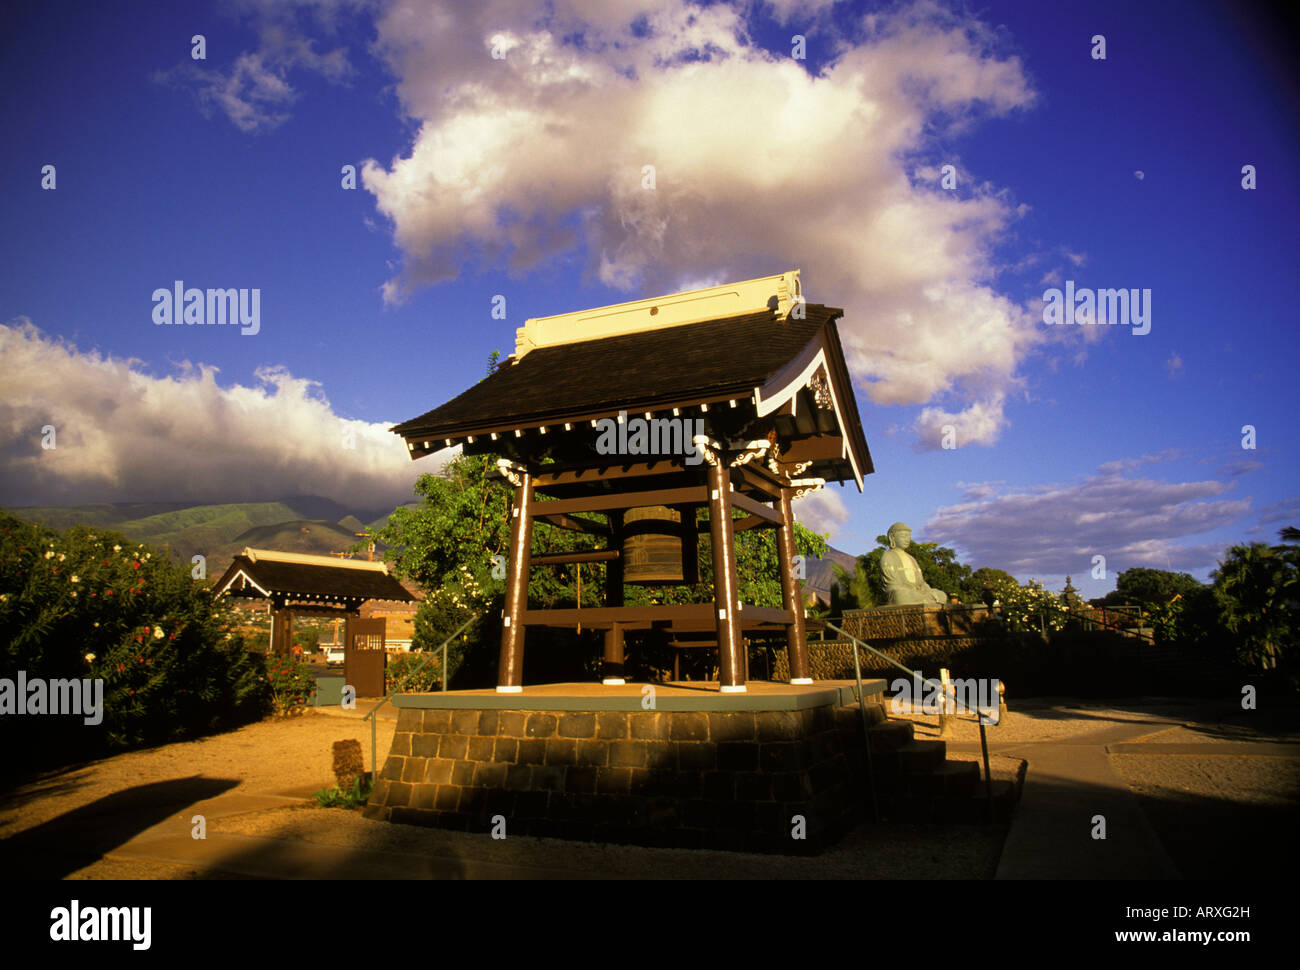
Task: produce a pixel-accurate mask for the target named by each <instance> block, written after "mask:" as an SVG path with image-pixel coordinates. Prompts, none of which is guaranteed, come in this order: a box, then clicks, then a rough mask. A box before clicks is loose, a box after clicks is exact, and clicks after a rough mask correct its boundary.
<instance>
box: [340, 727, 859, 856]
mask: <svg viewBox="0 0 1300 970" xmlns="http://www.w3.org/2000/svg"><path fill="white" fill-rule="evenodd" d="M871 709H872V720H873V721H874V720H880V719H883V718H884V712H883V709H882V708H880V706H879V704H873V705H871ZM845 712H847V715H846V713H845ZM858 718H859V714H858V710H857V708H856V707H848V708H835V707H832V706H829V705H826V706H822V707H816V708H812V709H808V710H803V711H737V712H727V713H718V712H694V711H671V712H668V711H663V712H659V711H641V710H636V711H601V712H572V711H496V710H417V709H411V708H407V709H404V710H402V711H401V712H400V713H399V716H398V723H397V732H396V734H395V735H394V738H393V746H392V749H391V751H390V753H389V756H388V760H387V761H386V762H385V764H384V767H383V770H382V771H381V773H380V780H379V781H378V782H377V784H376V786H375V791H374V792H373V794H372V795H371V797H370V800H369V803H368V804H367V806H366V809H365V814H366V816H367V817H370V818H377V819H385V820H390V821H393V822H401V823H407V824H419V825H432V826H438V827H444V828H453V829H460V830H466V831H477V832H484V833H487V832H490V831H491V830H492V827H493V821H494V818H495V817H496V816H501V817H502V818H503V819H504V821H505V826H506V833H507V836H509V835H532V836H543V837H559V838H570V839H581V840H594V841H606V842H630V843H634V844H640V845H651V846H677V847H685V848H715V849H729V850H733V851H762V852H780V853H788V854H803V853H809V852H818V851H821V850H822V849H824V848H825V847H826V846H827V845H829V844H830V843H831V842H833V841H835V840H836V839H838V838H839V837H840V836H841V835H842V834H843V833H844V832H845V831H847V829H848V828H850V827H851V826H852V825H853V824H855V823H856V822H857V821H859V820H861V818H863V817H864V812H863V797H862V790H861V781H860V779H859V778H855V777H854V775H853V772H852V770H851V766H850V761H851V760H853V761H856V760H857V758H856V756H855V743H854V740H853V738H852V737H849V738H847V739H846V737H845V732H846V731H847V732H849V733H850V734H851V733H852V732H853V731H855V730H856V731H857V732H858V733H859V734H860V731H861V726H860V722H859V721H858V720H857V719H858ZM856 744H857V746H860V744H861V740H860V738H859V739H858V740H857V742H856ZM796 815H801V816H803V819H804V825H805V829H804V831H805V836H806V837H805V838H803V839H795V838H793V837H792V831H793V829H794V823H793V821H792V819H793V816H796Z"/></svg>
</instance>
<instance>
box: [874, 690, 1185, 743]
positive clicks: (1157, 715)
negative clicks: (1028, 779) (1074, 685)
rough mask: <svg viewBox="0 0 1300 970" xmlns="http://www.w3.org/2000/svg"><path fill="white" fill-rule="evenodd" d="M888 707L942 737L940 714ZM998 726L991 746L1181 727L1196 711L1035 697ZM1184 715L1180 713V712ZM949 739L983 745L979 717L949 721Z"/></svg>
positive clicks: (991, 731) (1175, 705) (922, 734)
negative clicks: (1139, 726) (1118, 728)
mask: <svg viewBox="0 0 1300 970" xmlns="http://www.w3.org/2000/svg"><path fill="white" fill-rule="evenodd" d="M885 703H886V711H887V712H888V713H889V716H890V717H891V718H898V719H900V720H909V721H911V722H912V723H913V724H914V725H915V726H916V728H915V729H916V737H917V738H924V739H927V740H930V739H934V738H938V737H939V717H938V715H937V714H926V713H920V712H917V713H912V711H911V707H910V705H908V704H906V703H904V704H901V705H900V706H899V709H898V710H897V711H895V709H894V708H893V707H892V706H891V704H890V702H889V701H886V702H885ZM1009 708H1010V709H1009V710H1008V711H1007V712H1006V714H1005V715H1003V716H1002V717H1000V718H999V719H998V723H997V724H992V725H989V726H988V727H986V728H985V729H984V730H985V734H986V735H987V736H988V742H989V744H1014V743H1019V742H1022V741H1038V742H1041V741H1069V740H1072V739H1074V738H1078V737H1080V736H1083V735H1086V734H1089V733H1091V732H1093V731H1099V730H1102V729H1104V728H1108V727H1113V726H1115V725H1117V724H1129V723H1135V722H1137V723H1140V722H1143V721H1153V722H1156V723H1154V724H1153V725H1152V727H1151V730H1152V731H1161V730H1165V728H1166V726H1167V725H1181V724H1182V723H1183V719H1184V718H1185V717H1187V716H1189V715H1191V714H1192V713H1193V712H1194V709H1195V708H1194V705H1189V704H1186V703H1179V702H1163V703H1162V702H1155V703H1151V704H1142V705H1140V706H1137V705H1135V706H1134V707H1118V706H1114V705H1104V704H1095V705H1094V704H1080V703H1079V702H1078V701H1070V700H1061V701H1055V700H1033V701H1022V702H1020V703H1019V704H1010V705H1009ZM1180 715H1181V716H1180ZM948 724H949V730H950V733H949V734H948V735H947V740H949V741H970V742H974V743H976V744H978V743H979V739H980V729H979V725H978V724H977V723H976V722H975V720H974V718H971V717H961V718H955V719H952V720H950V721H949V722H948Z"/></svg>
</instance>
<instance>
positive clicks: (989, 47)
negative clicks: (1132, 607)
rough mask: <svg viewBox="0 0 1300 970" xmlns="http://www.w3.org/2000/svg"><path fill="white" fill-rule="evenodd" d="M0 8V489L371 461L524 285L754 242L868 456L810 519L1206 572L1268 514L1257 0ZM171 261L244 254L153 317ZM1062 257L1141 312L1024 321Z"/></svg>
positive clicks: (484, 340) (1276, 103) (1280, 353)
mask: <svg viewBox="0 0 1300 970" xmlns="http://www.w3.org/2000/svg"><path fill="white" fill-rule="evenodd" d="M5 18H6V19H5V20H4V21H3V23H0V78H2V80H3V85H4V90H5V91H6V94H7V97H6V98H5V100H4V102H3V104H0V122H2V123H3V130H4V131H5V132H6V151H5V152H4V155H3V158H2V159H0V189H2V192H0V216H2V218H3V225H4V226H5V229H6V232H5V254H4V256H5V258H4V262H3V267H4V268H3V270H0V326H2V327H3V329H0V367H2V368H3V372H4V375H5V382H6V385H7V388H6V393H5V395H4V396H3V400H2V401H0V434H3V435H4V439H5V440H4V442H3V448H4V454H5V456H6V458H5V462H4V471H3V472H0V503H5V504H13V505H24V504H47V503H52V502H69V503H71V502H88V501H144V500H171V501H191V500H193V501H239V500H254V499H264V498H274V497H277V496H279V495H284V494H290V493H297V492H316V493H320V494H327V495H330V496H331V497H334V498H337V499H340V500H342V501H354V502H356V503H357V504H358V505H362V506H366V507H369V506H372V505H376V504H378V505H383V504H384V503H386V502H396V501H400V500H402V499H403V498H404V497H405V496H409V494H410V485H411V483H412V482H413V481H414V478H415V477H416V476H417V475H418V474H419V473H420V472H422V471H426V470H433V467H435V466H436V464H437V460H436V459H423V460H421V461H420V462H416V463H411V462H409V461H408V460H407V458H406V456H405V452H404V449H403V448H402V446H401V444H400V442H399V441H398V439H397V438H396V437H395V436H393V435H391V434H389V433H388V432H387V430H386V429H387V428H388V427H389V426H391V425H392V424H393V423H396V422H398V421H402V420H405V419H407V418H410V417H413V416H415V415H417V414H419V413H422V412H423V411H425V410H427V409H429V408H431V407H434V406H436V405H438V404H440V403H442V402H443V401H445V400H447V399H449V398H451V397H452V396H454V395H455V394H457V393H459V392H460V391H461V390H463V389H464V388H465V387H466V386H468V385H469V384H470V383H472V382H473V381H474V380H476V379H477V378H478V377H479V376H481V375H482V373H483V371H484V367H485V362H486V359H487V356H488V354H489V352H490V351H492V350H500V351H502V352H503V353H509V352H510V351H511V350H512V349H513V345H514V330H515V328H516V327H518V326H521V325H522V323H523V321H524V319H525V318H527V317H530V316H542V315H547V314H552V313H560V312H565V311H568V310H574V309H580V308H584V307H589V306H599V305H603V304H606V303H615V302H621V301H624V300H629V299H636V298H640V297H643V296H651V295H655V294H658V293H665V292H672V291H675V290H677V289H683V288H689V287H691V286H696V285H703V284H705V283H711V282H725V281H727V280H733V279H747V278H751V277H754V276H763V275H768V274H771V273H777V272H781V271H784V270H786V269H791V268H796V267H797V268H800V269H801V270H802V272H803V279H804V286H805V291H806V292H807V294H808V296H809V299H810V300H812V301H814V302H824V303H828V304H831V305H835V306H842V307H844V308H845V310H846V315H845V318H844V319H843V320H842V321H841V331H842V335H843V337H844V340H845V343H846V345H847V346H848V348H849V352H850V363H851V366H852V369H853V371H854V373H855V375H856V377H857V378H858V387H857V390H858V403H859V408H860V410H861V413H862V417H863V422H864V427H865V430H866V434H867V439H868V441H869V443H870V446H871V449H872V454H873V457H874V459H875V464H876V468H877V472H876V474H875V475H872V476H869V477H868V478H867V480H866V486H865V491H864V492H863V493H862V494H860V495H859V494H858V493H857V491H856V489H854V488H853V487H852V485H851V484H850V485H849V486H848V487H847V488H845V489H840V488H838V487H836V488H833V489H829V490H827V492H824V493H820V494H819V496H817V497H815V498H814V499H812V500H805V502H804V504H803V505H802V507H800V508H799V509H798V514H799V515H800V517H801V519H802V520H803V521H805V523H807V524H809V525H811V526H813V527H815V528H819V529H820V530H822V531H827V532H830V533H831V535H832V541H833V542H834V544H835V545H836V546H838V547H839V548H842V549H845V550H846V551H850V552H855V553H856V552H865V551H867V550H868V549H869V548H870V547H871V546H872V545H873V544H874V538H875V536H876V535H878V534H879V533H882V532H884V531H885V528H886V527H887V526H888V525H889V524H890V523H891V522H893V521H895V520H899V519H901V520H904V521H906V522H908V523H909V524H910V525H911V526H912V528H913V530H914V537H915V538H916V539H919V540H939V541H942V542H943V543H944V544H947V545H952V546H955V547H956V548H957V549H958V550H959V552H960V553H961V554H962V556H963V559H964V561H967V562H970V563H971V564H972V565H975V566H981V565H987V566H998V567H1002V568H1008V569H1009V570H1010V571H1012V572H1013V573H1015V574H1016V575H1017V576H1018V577H1020V578H1021V579H1022V580H1023V579H1028V578H1030V577H1035V578H1039V579H1042V580H1045V581H1046V582H1047V583H1048V584H1049V585H1051V586H1053V587H1054V588H1060V586H1061V584H1062V583H1063V581H1064V575H1065V574H1066V573H1069V574H1071V576H1072V577H1073V580H1074V584H1075V586H1077V587H1079V588H1080V589H1081V590H1082V591H1083V592H1084V593H1085V594H1087V595H1099V594H1100V593H1102V592H1104V591H1105V590H1107V589H1109V588H1111V587H1112V586H1113V581H1114V574H1115V572H1116V571H1117V570H1119V569H1124V568H1128V567H1131V566H1152V567H1157V568H1173V569H1177V570H1186V571H1190V572H1192V573H1193V574H1194V575H1196V576H1198V577H1199V578H1202V579H1204V578H1206V576H1207V575H1208V572H1209V570H1211V569H1213V568H1214V566H1215V562H1216V559H1218V558H1219V557H1220V556H1221V555H1222V550H1223V548H1224V547H1225V545H1227V544H1230V543H1234V542H1240V541H1243V540H1263V541H1275V539H1276V534H1277V530H1278V529H1280V528H1281V527H1282V526H1284V525H1289V524H1300V489H1297V486H1296V476H1295V474H1294V469H1295V467H1296V464H1297V463H1296V459H1295V451H1296V447H1297V444H1298V443H1300V442H1298V438H1300V431H1297V429H1296V426H1295V421H1294V414H1295V413H1296V403H1297V392H1296V379H1295V374H1294V361H1295V349H1296V336H1295V334H1296V324H1297V319H1296V316H1297V314H1296V310H1295V305H1296V304H1295V298H1294V282H1293V281H1294V278H1295V273H1294V263H1295V254H1296V253H1297V251H1298V247H1297V241H1298V240H1297V234H1298V233H1300V230H1297V194H1296V184H1295V170H1296V166H1295V161H1294V160H1295V158H1296V157H1297V156H1296V152H1297V144H1296V141H1297V138H1296V135H1297V98H1296V78H1295V71H1294V65H1293V64H1292V63H1291V62H1290V61H1289V60H1288V58H1287V56H1286V55H1285V54H1284V53H1283V52H1284V51H1285V50H1286V45H1285V44H1284V43H1283V42H1282V41H1283V39H1284V37H1283V35H1281V34H1280V33H1279V28H1278V26H1277V25H1276V24H1274V23H1272V22H1270V21H1269V20H1268V19H1267V17H1266V16H1264V15H1262V14H1261V15H1255V16H1253V17H1248V18H1243V17H1242V16H1241V15H1240V14H1234V13H1230V12H1228V8H1226V7H1221V6H1219V5H1217V4H1211V3H1191V2H1181V3H1174V2H1171V3H1158V2H1156V3H1142V4H1132V3H1061V4H1041V3H987V4H981V5H979V6H970V7H966V6H957V5H953V4H946V3H944V4H941V3H937V2H935V3H925V2H923V3H914V4H904V5H898V4H891V5H874V4H862V3H847V2H842V3H825V2H804V3H793V2H790V0H782V2H780V3H776V4H772V3H767V4H763V3H758V4H752V3H751V4H730V5H729V4H721V3H717V4H706V5H695V4H690V3H686V2H684V0H672V2H665V3H657V4H652V3H646V2H637V0H624V2H608V3H594V2H590V0H555V2H553V3H549V4H545V5H543V4H537V5H529V4H515V3H499V2H486V3H483V4H474V5H463V4H461V5H448V4H439V3H434V2H431V0H407V2H398V0H392V2H379V0H376V2H349V0H316V2H309V3H302V4H295V3H290V2H275V3H271V2H265V3H263V2H251V0H249V2H240V3H212V4H206V3H196V4H186V5H171V4H168V5H157V4H146V3H130V2H127V3H115V4H111V5H86V4H80V3H76V4H73V3H61V2H52V3H39V4H37V3H33V4H28V5H25V6H23V7H20V8H19V9H18V10H17V11H14V12H10V13H7V14H5ZM196 34H197V35H202V36H203V38H204V45H205V50H204V53H205V54H206V57H205V58H204V59H202V60H196V59H194V57H193V56H192V51H193V47H192V43H191V38H192V37H194V35H196ZM795 34H801V35H803V36H804V37H805V39H806V55H807V56H806V59H802V60H800V59H796V58H794V57H793V56H792V50H793V45H792V42H791V38H792V36H793V35H795ZM1098 34H1100V35H1102V36H1104V38H1105V46H1106V50H1105V54H1106V56H1105V59H1097V58H1095V57H1094V56H1093V53H1094V51H1095V50H1096V45H1095V43H1094V42H1093V40H1092V38H1093V37H1094V36H1095V35H1098ZM494 44H495V45H496V47H497V50H498V53H501V54H503V55H504V56H502V57H498V58H494V57H493V56H492V51H493V46H494ZM349 164H350V165H354V166H356V168H357V177H356V183H357V186H356V188H355V189H353V190H346V189H344V188H343V187H342V186H341V180H342V175H341V169H342V167H343V166H344V165H349ZM644 164H653V165H655V166H656V172H657V186H656V188H655V190H654V191H653V192H646V191H645V190H643V189H642V188H641V184H640V180H641V167H642V166H643V165H644ZM46 165H53V166H54V167H55V168H54V173H55V187H54V188H53V189H46V188H43V187H42V181H43V178H44V176H43V166H46ZM945 165H952V166H953V172H954V174H955V176H956V185H955V187H954V188H952V189H948V188H946V187H945V186H944V185H943V184H942V172H943V168H942V167H943V166H945ZM1246 165H1252V166H1254V168H1255V173H1256V174H1255V178H1256V185H1257V187H1256V188H1254V189H1245V188H1243V184H1242V182H1243V174H1242V169H1243V166H1246ZM1139 173H1140V174H1139ZM176 280H183V281H184V282H185V284H186V285H187V286H195V287H200V288H206V287H233V288H244V289H249V290H251V289H254V288H256V289H259V290H260V300H261V302H260V326H259V329H258V332H257V333H256V334H255V335H253V334H249V335H244V334H241V333H240V332H239V330H238V329H236V328H230V327H208V328H198V327H163V326H155V325H154V323H153V322H152V319H151V312H152V310H153V303H152V293H153V292H154V290H155V289H157V288H170V287H171V286H172V285H173V283H174V281H176ZM1067 280H1069V281H1073V282H1074V284H1075V285H1076V286H1077V287H1088V288H1094V289H1098V288H1121V287H1122V288H1134V289H1138V290H1141V291H1145V290H1149V291H1150V294H1151V297H1150V314H1151V321H1150V331H1149V332H1148V333H1145V334H1142V335H1139V334H1137V333H1135V332H1134V328H1133V327H1132V326H1131V325H1115V326H1096V327H1088V326H1082V327H1081V326H1071V327H1064V326H1063V327H1052V326H1049V325H1047V324H1045V323H1044V322H1043V319H1042V308H1043V299H1044V292H1045V290H1047V289H1049V288H1051V287H1063V286H1064V284H1065V281H1067ZM497 294H501V295H504V296H505V297H506V299H507V307H508V314H507V319H506V320H494V319H492V318H491V315H490V310H491V301H492V298H493V297H494V296H495V295H497ZM47 425H53V426H54V427H55V429H56V434H57V436H58V437H57V446H56V447H55V448H54V449H47V448H42V447H41V440H42V429H43V428H45V427H46V426H47ZM1246 425H1251V426H1253V427H1254V428H1255V447H1254V448H1253V449H1247V448H1243V446H1242V445H1243V433H1242V428H1243V426H1246ZM945 429H951V434H950V435H949V438H950V443H953V444H955V445H956V447H952V448H945V447H943V441H944V437H945ZM348 431H351V432H352V434H353V439H354V442H355V446H354V447H351V448H345V447H344V446H343V444H342V442H344V441H345V440H346V439H345V434H346V433H347V432H348ZM1096 555H1104V556H1105V557H1106V565H1107V574H1106V578H1105V579H1094V578H1093V577H1092V576H1091V572H1092V569H1093V563H1094V558H1093V557H1094V556H1096Z"/></svg>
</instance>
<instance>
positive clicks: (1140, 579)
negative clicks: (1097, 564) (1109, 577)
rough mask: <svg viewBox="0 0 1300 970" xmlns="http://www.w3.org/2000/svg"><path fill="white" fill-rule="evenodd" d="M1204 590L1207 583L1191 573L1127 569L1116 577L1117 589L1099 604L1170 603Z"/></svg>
mask: <svg viewBox="0 0 1300 970" xmlns="http://www.w3.org/2000/svg"><path fill="white" fill-rule="evenodd" d="M1204 587H1205V584H1204V583H1202V582H1200V581H1199V580H1198V579H1196V577H1194V576H1192V575H1191V574H1189V573H1175V572H1170V571H1168V570H1165V569H1147V568H1144V567H1141V566H1135V567H1134V568H1132V569H1125V570H1124V571H1123V572H1121V573H1120V574H1119V575H1118V576H1116V577H1115V589H1114V590H1113V591H1111V592H1110V593H1107V594H1106V595H1105V596H1104V597H1102V598H1101V600H1100V601H1098V604H1097V605H1099V606H1118V605H1120V604H1122V603H1142V604H1146V605H1156V604H1163V603H1168V602H1169V601H1171V600H1172V599H1173V598H1174V597H1175V596H1187V595H1188V594H1190V593H1192V592H1195V591H1196V590H1199V589H1204Z"/></svg>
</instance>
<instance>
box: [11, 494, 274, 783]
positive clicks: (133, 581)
mask: <svg viewBox="0 0 1300 970" xmlns="http://www.w3.org/2000/svg"><path fill="white" fill-rule="evenodd" d="M229 614H230V611H229V610H228V609H226V608H225V607H224V605H222V604H221V603H220V602H219V601H218V600H217V599H215V598H214V597H213V595H212V593H211V591H210V590H209V589H208V588H207V587H205V586H202V585H200V584H198V583H196V582H194V581H193V580H192V579H191V578H190V570H189V567H188V566H181V565H178V564H176V563H173V562H171V561H170V560H168V559H166V558H164V557H159V556H155V555H154V554H153V552H152V551H150V550H149V549H148V548H146V547H144V546H142V545H139V544H137V543H134V542H131V541H129V540H128V539H126V538H125V537H124V536H122V535H119V534H116V533H112V532H105V531H103V530H97V529H88V528H86V527H84V526H76V527H74V528H71V529H68V530H67V531H66V532H57V531H54V530H51V529H47V528H45V527H43V526H41V525H39V524H36V523H30V522H24V521H21V520H19V519H17V518H15V517H13V516H11V515H8V514H4V513H0V658H2V661H3V663H2V668H3V671H4V675H5V676H10V677H12V676H13V675H14V674H15V673H16V672H17V671H19V670H24V671H26V673H27V677H28V678H29V680H30V679H32V678H46V679H53V678H74V679H81V678H87V679H91V680H93V679H97V678H102V679H103V681H104V694H103V705H104V706H103V722H102V723H101V724H99V725H96V726H89V725H84V724H83V722H82V720H81V719H80V718H72V717H51V718H46V719H44V721H43V723H42V730H41V731H40V732H39V734H38V736H37V737H36V738H35V739H34V740H35V743H33V741H32V740H24V741H23V742H22V744H23V746H24V748H25V749H28V750H27V753H28V754H29V755H31V756H32V759H33V761H34V762H37V761H44V762H49V761H51V760H52V759H53V760H57V759H58V758H66V757H70V756H76V757H81V756H89V755H93V754H98V753H102V752H103V751H111V750H115V749H121V748H124V747H132V746H137V745H142V744H159V743H163V742H166V741H170V740H174V739H177V738H183V737H194V736H196V735H200V734H204V733H208V732H211V731H214V730H220V729H223V728H226V727H229V726H233V725H235V724H238V723H243V722H246V721H248V720H252V719H256V718H258V717H261V716H262V715H263V714H264V713H265V712H266V711H267V710H268V709H269V704H270V699H271V691H270V686H269V684H268V683H267V681H266V678H265V672H264V670H263V669H262V664H261V662H260V661H259V660H258V659H257V658H255V657H251V656H249V654H248V652H247V650H245V649H244V644H243V642H242V640H240V639H239V638H238V637H234V636H232V635H231V633H230V626H231V617H230V615H229ZM19 720H20V719H15V718H2V719H0V737H4V736H5V733H6V732H14V731H16V730H18V727H17V725H18V721H19ZM28 733H29V734H30V729H29V731H28ZM9 736H12V735H11V734H10V735H9Z"/></svg>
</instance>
